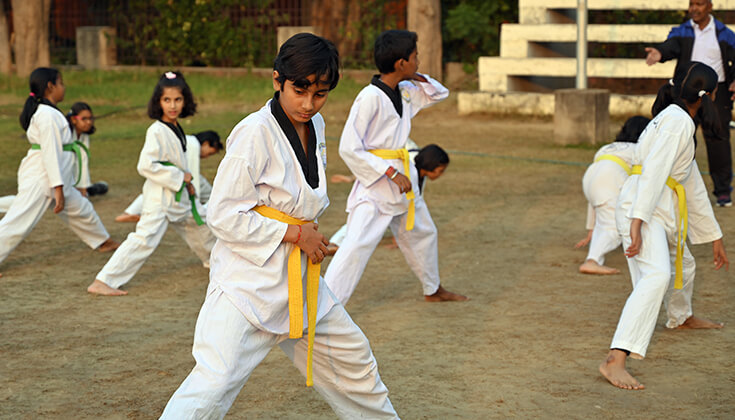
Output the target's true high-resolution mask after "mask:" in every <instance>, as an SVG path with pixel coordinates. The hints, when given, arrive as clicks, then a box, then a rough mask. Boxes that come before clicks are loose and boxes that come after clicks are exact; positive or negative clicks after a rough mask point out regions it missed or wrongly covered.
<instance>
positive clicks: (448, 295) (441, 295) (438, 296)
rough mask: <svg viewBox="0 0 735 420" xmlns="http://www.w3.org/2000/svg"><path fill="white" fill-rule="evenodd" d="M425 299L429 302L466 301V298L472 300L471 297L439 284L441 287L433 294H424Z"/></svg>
mask: <svg viewBox="0 0 735 420" xmlns="http://www.w3.org/2000/svg"><path fill="white" fill-rule="evenodd" d="M424 300H426V301H427V302H451V301H455V302H464V301H466V300H470V298H468V297H467V296H462V295H460V294H457V293H452V292H450V291H449V290H447V289H445V288H443V287H442V286H441V285H439V288H438V289H437V290H436V292H435V293H434V294H433V295H424Z"/></svg>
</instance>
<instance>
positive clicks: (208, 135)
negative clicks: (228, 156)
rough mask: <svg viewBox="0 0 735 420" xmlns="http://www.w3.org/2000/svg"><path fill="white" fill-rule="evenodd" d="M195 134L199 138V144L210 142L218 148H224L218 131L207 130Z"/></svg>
mask: <svg viewBox="0 0 735 420" xmlns="http://www.w3.org/2000/svg"><path fill="white" fill-rule="evenodd" d="M194 136H195V137H196V138H197V140H199V144H204V143H209V145H210V146H211V147H212V148H214V149H215V150H217V151H218V152H219V151H220V150H222V142H221V141H220V139H219V134H217V132H216V131H212V130H207V131H202V132H201V133H196V134H194Z"/></svg>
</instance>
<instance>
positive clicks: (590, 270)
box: [579, 260, 620, 274]
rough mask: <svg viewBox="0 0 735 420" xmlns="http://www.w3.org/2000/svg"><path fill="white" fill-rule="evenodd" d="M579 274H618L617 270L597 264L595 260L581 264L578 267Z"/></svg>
mask: <svg viewBox="0 0 735 420" xmlns="http://www.w3.org/2000/svg"><path fill="white" fill-rule="evenodd" d="M579 272H580V273H582V274H620V270H618V269H617V268H612V267H608V266H605V265H600V264H597V261H595V260H587V261H585V262H584V263H582V265H580V266H579Z"/></svg>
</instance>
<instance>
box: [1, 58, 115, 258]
mask: <svg viewBox="0 0 735 420" xmlns="http://www.w3.org/2000/svg"><path fill="white" fill-rule="evenodd" d="M30 90H31V91H30V94H29V96H28V99H27V100H26V103H25V106H24V107H23V112H22V113H21V115H20V123H21V126H22V127H23V129H24V130H25V131H26V135H27V137H28V141H29V142H30V143H31V149H30V150H29V151H28V154H27V155H26V157H25V158H23V161H21V163H20V168H18V195H17V197H16V198H15V199H14V200H13V201H12V204H11V206H10V208H9V209H8V212H7V214H6V215H5V217H3V218H2V220H0V262H2V261H4V260H5V258H7V257H8V255H9V254H10V252H12V251H13V249H15V247H17V246H18V245H19V244H20V243H21V242H22V241H23V239H24V238H25V237H26V236H28V234H29V233H30V232H31V230H33V227H34V226H36V224H37V223H38V222H39V221H40V220H41V217H42V216H43V213H44V212H45V211H46V209H48V208H49V207H50V206H51V205H52V204H53V210H54V213H56V214H58V215H59V217H61V219H62V220H63V221H64V222H65V223H67V224H68V225H69V227H70V228H71V230H72V231H73V232H74V233H75V234H76V235H77V236H79V238H80V239H82V241H84V242H85V243H86V244H87V245H89V247H90V248H92V249H97V250H99V251H101V252H105V251H111V250H113V249H115V248H116V247H117V246H118V243H117V242H115V241H113V240H112V239H110V235H109V234H108V233H107V230H105V227H104V226H103V225H102V222H101V221H100V218H99V216H97V213H96V212H95V211H94V207H92V203H90V202H89V200H87V199H86V198H85V197H83V196H82V194H81V193H80V192H79V190H77V189H76V188H74V184H75V179H76V176H77V173H76V168H77V165H78V164H79V163H77V153H76V152H75V151H74V149H73V143H74V138H72V132H71V130H70V129H69V124H68V122H67V120H66V117H64V114H62V113H61V111H59V109H58V108H56V104H57V103H58V102H61V101H62V100H63V99H64V94H65V92H66V87H65V86H64V82H63V80H62V78H61V73H59V71H58V70H56V69H52V68H46V67H40V68H37V69H35V70H34V71H33V72H32V73H31V76H30ZM76 147H78V146H76ZM81 153H83V152H81Z"/></svg>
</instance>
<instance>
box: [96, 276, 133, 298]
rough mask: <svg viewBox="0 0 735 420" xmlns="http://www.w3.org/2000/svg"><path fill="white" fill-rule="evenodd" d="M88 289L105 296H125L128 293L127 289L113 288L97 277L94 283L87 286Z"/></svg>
mask: <svg viewBox="0 0 735 420" xmlns="http://www.w3.org/2000/svg"><path fill="white" fill-rule="evenodd" d="M87 291H88V292H89V293H93V294H95V295H103V296H125V295H127V294H128V292H126V291H125V290H119V289H113V288H112V287H110V286H108V285H106V284H105V283H102V282H101V281H99V280H97V279H95V280H94V281H93V282H92V284H90V285H89V287H87Z"/></svg>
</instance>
